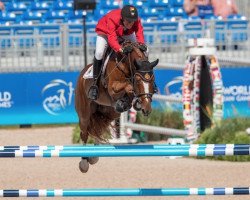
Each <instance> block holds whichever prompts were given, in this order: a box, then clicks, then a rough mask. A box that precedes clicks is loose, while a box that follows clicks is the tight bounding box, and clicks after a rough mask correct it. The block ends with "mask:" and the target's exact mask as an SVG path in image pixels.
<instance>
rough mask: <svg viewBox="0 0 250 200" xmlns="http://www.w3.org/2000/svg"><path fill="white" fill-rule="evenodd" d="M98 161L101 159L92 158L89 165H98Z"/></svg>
mask: <svg viewBox="0 0 250 200" xmlns="http://www.w3.org/2000/svg"><path fill="white" fill-rule="evenodd" d="M98 160H99V157H90V158H89V159H88V161H89V164H91V165H94V164H96V163H97V162H98Z"/></svg>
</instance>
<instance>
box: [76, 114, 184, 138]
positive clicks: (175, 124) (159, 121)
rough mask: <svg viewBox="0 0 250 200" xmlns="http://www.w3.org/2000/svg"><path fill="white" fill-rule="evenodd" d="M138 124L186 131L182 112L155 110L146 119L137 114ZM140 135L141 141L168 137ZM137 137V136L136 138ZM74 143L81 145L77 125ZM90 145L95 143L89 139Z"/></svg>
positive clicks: (151, 134) (141, 133) (149, 134)
mask: <svg viewBox="0 0 250 200" xmlns="http://www.w3.org/2000/svg"><path fill="white" fill-rule="evenodd" d="M136 123H139V124H147V125H152V126H161V127H167V128H175V129H182V130H183V129H184V126H183V118H182V113H181V112H176V111H162V110H153V111H152V113H151V114H150V116H148V117H144V116H143V115H142V114H141V112H138V114H137V120H136ZM138 134H139V135H140V136H139V137H140V141H141V142H146V141H158V140H165V139H167V136H165V135H159V134H153V133H144V132H139V133H138V132H137V134H135V135H138ZM135 137H137V136H135ZM72 142H73V143H81V138H80V128H79V126H78V125H77V126H76V127H75V128H74V130H73V137H72ZM88 143H93V139H91V138H90V139H89V141H88Z"/></svg>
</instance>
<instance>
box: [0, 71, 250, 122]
mask: <svg viewBox="0 0 250 200" xmlns="http://www.w3.org/2000/svg"><path fill="white" fill-rule="evenodd" d="M221 73H222V80H223V84H224V101H225V103H224V117H226V118H227V117H234V116H235V117H236V116H247V117H250V79H249V74H250V68H223V69H222V70H221ZM78 74H79V72H43V73H41V72H39V73H9V74H0V83H1V84H0V125H23V124H58V123H77V122H78V118H77V114H76V112H75V108H74V88H75V86H76V80H77V77H78ZM182 76H183V72H182V71H178V70H165V69H158V70H155V78H156V84H157V86H158V87H159V89H160V90H159V92H160V93H161V94H165V95H172V96H175V97H181V94H182V92H181V87H182ZM153 106H154V107H161V108H162V109H173V110H176V109H178V110H182V104H180V103H169V102H159V101H154V102H153Z"/></svg>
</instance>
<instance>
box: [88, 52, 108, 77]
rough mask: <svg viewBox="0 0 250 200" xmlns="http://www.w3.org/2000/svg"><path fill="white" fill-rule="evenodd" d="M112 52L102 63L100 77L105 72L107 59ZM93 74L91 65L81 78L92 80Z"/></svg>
mask: <svg viewBox="0 0 250 200" xmlns="http://www.w3.org/2000/svg"><path fill="white" fill-rule="evenodd" d="M111 53H112V51H111V52H110V53H109V55H108V56H107V58H106V60H105V62H104V65H103V67H102V75H103V74H104V72H105V70H106V66H107V64H108V61H109V57H110V55H111ZM93 74H94V70H93V65H91V66H90V67H89V68H88V70H87V71H86V72H85V73H84V74H83V78H84V79H90V78H93Z"/></svg>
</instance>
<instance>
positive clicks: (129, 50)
mask: <svg viewBox="0 0 250 200" xmlns="http://www.w3.org/2000/svg"><path fill="white" fill-rule="evenodd" d="M132 51H133V47H132V46H125V47H123V48H122V53H123V54H125V55H128V54H129V53H131V52H132Z"/></svg>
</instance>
